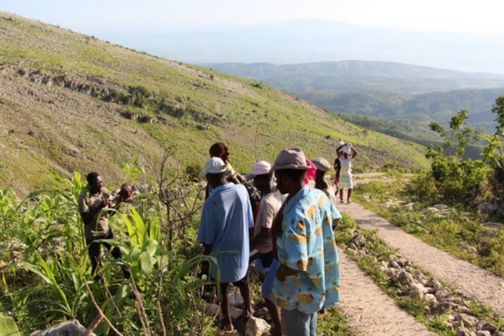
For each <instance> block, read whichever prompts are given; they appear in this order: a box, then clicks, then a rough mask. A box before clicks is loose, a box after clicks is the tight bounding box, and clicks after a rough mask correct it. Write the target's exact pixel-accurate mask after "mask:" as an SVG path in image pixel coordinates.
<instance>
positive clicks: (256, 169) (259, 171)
mask: <svg viewBox="0 0 504 336" xmlns="http://www.w3.org/2000/svg"><path fill="white" fill-rule="evenodd" d="M270 171H271V165H270V164H269V163H268V162H266V161H258V162H256V163H255V164H254V166H253V167H252V172H251V173H250V174H248V175H247V176H245V179H247V181H248V180H252V179H254V178H255V177H256V176H257V175H264V174H268V173H269V172H270Z"/></svg>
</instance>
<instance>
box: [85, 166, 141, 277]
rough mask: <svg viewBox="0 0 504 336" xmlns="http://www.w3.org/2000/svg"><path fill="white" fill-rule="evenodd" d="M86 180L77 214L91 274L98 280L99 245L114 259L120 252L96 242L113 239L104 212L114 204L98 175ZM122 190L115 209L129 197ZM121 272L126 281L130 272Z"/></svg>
mask: <svg viewBox="0 0 504 336" xmlns="http://www.w3.org/2000/svg"><path fill="white" fill-rule="evenodd" d="M86 180H87V182H88V188H87V190H85V191H83V192H82V193H81V194H80V195H79V199H78V201H77V202H78V204H79V213H80V215H81V217H82V221H83V222H84V233H85V236H86V245H87V246H88V253H89V259H91V274H93V276H94V279H95V280H100V279H101V274H99V273H97V272H98V266H99V265H100V263H99V258H100V249H101V245H102V244H103V245H104V246H105V247H106V248H107V249H108V250H109V251H111V253H112V256H113V257H114V258H115V259H120V258H121V250H120V249H119V247H114V248H112V246H110V244H108V243H99V242H96V240H99V239H114V232H113V231H112V228H111V227H110V226H109V223H108V217H109V213H108V211H106V210H107V209H109V208H112V207H114V204H113V202H112V201H113V200H112V199H111V197H110V194H109V192H108V190H107V189H105V188H104V187H103V186H102V182H103V180H102V178H101V176H100V174H98V173H96V172H91V173H89V174H88V175H87V176H86ZM123 190H125V189H121V192H120V194H119V197H118V199H117V201H118V203H117V204H116V205H115V208H117V207H118V205H119V203H121V202H124V201H125V200H126V199H127V198H128V197H129V196H130V195H127V194H125V193H124V192H123ZM103 209H105V211H103V212H102V214H101V215H100V216H98V214H99V213H100V211H101V210H103ZM112 214H113V213H112ZM112 214H111V215H112ZM122 271H123V275H124V277H125V278H127V279H128V278H129V277H130V275H131V273H130V270H129V269H128V268H127V267H125V266H122Z"/></svg>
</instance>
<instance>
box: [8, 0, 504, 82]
mask: <svg viewBox="0 0 504 336" xmlns="http://www.w3.org/2000/svg"><path fill="white" fill-rule="evenodd" d="M503 9H504V3H502V4H501V2H500V1H497V0H478V1H460V0H422V1H407V0H254V1H240V0H141V1H140V0H84V1H72V0H44V1H42V0H0V11H6V12H10V13H13V14H17V15H20V16H23V17H26V18H30V19H36V20H39V21H42V22H45V23H50V24H53V25H56V26H60V27H62V28H66V29H70V30H72V31H75V32H79V33H83V34H86V35H90V36H95V37H97V38H100V39H102V40H106V41H109V42H112V43H116V44H120V45H123V46H126V47H131V48H134V49H137V50H141V51H145V52H147V53H151V54H154V55H158V56H161V57H166V58H170V59H174V60H178V61H183V62H189V63H203V62H216V63H218V62H230V61H233V62H245V63H248V62H263V61H264V62H272V63H277V64H278V63H297V62H311V61H339V60H344V59H359V60H381V61H394V62H402V63H409V64H416V65H425V66H433V67H440V68H447V69H453V70H463V71H482V72H494V73H500V74H504V64H503V62H502V61H501V60H500V58H501V57H502V55H503V54H504V20H502V18H501V16H502V14H501V13H502V12H503ZM292 20H326V21H335V22H336V21H337V22H345V23H351V24H354V25H357V26H362V27H367V28H370V27H375V28H377V29H376V30H378V28H379V29H382V30H383V29H387V28H394V29H396V30H397V31H398V32H401V31H404V32H405V35H404V36H405V38H403V40H402V41H401V40H400V39H399V40H395V41H392V40H390V41H389V40H385V39H383V38H382V39H375V41H374V42H377V43H368V39H369V40H371V41H372V40H373V36H372V35H373V30H368V32H371V34H368V35H366V36H365V38H362V37H359V38H358V39H359V41H360V42H362V43H361V45H360V46H359V48H360V49H359V50H356V49H352V50H350V51H349V52H347V53H346V54H344V53H342V52H339V53H338V52H337V51H331V53H329V52H327V53H324V52H325V51H326V50H319V51H318V52H317V53H316V52H312V53H311V54H308V51H309V50H308V49H307V48H305V50H306V55H305V58H304V59H301V58H300V57H297V58H296V59H294V58H292V59H290V60H288V59H287V58H286V56H289V55H293V56H294V55H295V56H302V55H301V54H303V53H304V51H305V50H303V49H302V48H300V49H301V51H300V49H299V48H298V49H297V50H295V49H289V50H283V51H284V53H281V51H282V49H281V47H282V46H280V45H279V44H280V42H283V40H284V39H283V38H282V37H283V36H282V37H279V38H277V40H272V41H269V44H265V43H263V45H267V48H262V49H261V45H259V44H258V43H260V42H261V40H262V39H264V40H266V39H267V37H268V36H264V35H263V36H260V37H253V38H254V40H253V41H252V40H246V37H245V36H243V37H242V38H241V41H240V42H244V43H242V45H241V46H240V48H241V49H240V50H234V49H233V48H238V44H239V43H236V44H233V42H230V41H231V40H230V39H228V40H219V39H220V38H221V37H222V38H223V39H225V38H227V37H226V36H224V35H225V33H226V32H227V31H229V30H230V29H227V31H224V33H223V31H222V30H220V31H219V30H215V32H217V33H216V35H213V36H210V35H208V34H206V32H208V31H209V29H208V26H216V27H217V26H223V25H231V26H234V27H235V28H234V31H236V32H237V34H238V32H240V33H241V32H244V31H245V30H246V28H245V27H247V26H250V27H252V28H253V29H255V28H254V27H255V25H260V24H270V23H285V22H289V21H292ZM238 25H239V26H242V27H241V28H240V27H237V26H238ZM198 29H199V30H198ZM194 31H196V32H197V33H196V34H199V35H197V38H195V39H194V41H192V44H191V41H188V40H186V37H187V36H193V37H194V35H190V34H191V33H192V32H194ZM231 31H233V28H231ZM418 32H421V33H422V34H423V35H422V36H420V35H418ZM179 33H180V34H179ZM437 33H439V34H437ZM443 34H444V35H443ZM446 34H448V35H446ZM449 34H456V36H455V35H453V36H455V37H456V38H453V39H452V38H451V37H452V35H449ZM436 35H439V36H448V38H447V39H443V40H442V39H441V37H440V38H437V37H436ZM203 36H208V38H206V40H202V39H204V38H205V37H203ZM250 36H252V35H251V34H249V35H247V37H250ZM275 36H276V35H275ZM278 36H280V35H278ZM381 36H382V37H383V36H392V34H390V35H387V33H385V34H383V33H382V34H381ZM395 36H396V35H395ZM177 37H179V38H178V40H177ZM459 37H460V39H459ZM170 38H171V40H170ZM415 38H418V42H421V43H418V47H417V48H415V47H414V44H415V42H416V41H415ZM429 39H432V41H430V40H429ZM179 40H180V41H179ZM196 40H198V41H196ZM425 40H428V41H427V42H426V41H425ZM450 40H453V43H451V45H450ZM446 41H448V42H446ZM212 42H216V43H215V44H214V45H212ZM276 42H279V43H276ZM338 42H339V40H338ZM404 42H409V45H410V48H409V49H404V48H402V47H403V46H404V44H405V43H404ZM412 42H413V43H412ZM254 43H255V45H256V46H255V47H254V46H253V45H254ZM294 43H296V42H294ZM425 43H427V46H428V47H429V50H427V49H426V48H424V46H425V45H426V44H425ZM247 44H249V45H250V48H251V49H250V50H246V48H247ZM275 44H278V47H279V48H278V49H277V50H275V49H274V48H273V47H275V46H276V45H275ZM412 44H413V47H411V45H412ZM258 45H259V46H258ZM222 46H224V47H225V48H222ZM270 46H272V48H269V47H270ZM431 46H432V49H431V48H430V47H431ZM317 47H318V45H317ZM322 47H323V45H322ZM333 47H334V46H333ZM336 47H341V48H340V49H341V50H343V49H345V47H348V46H344V45H337V46H336ZM401 48H402V49H401ZM217 49H220V50H218V51H215V50H217ZM341 50H340V51H341ZM267 52H269V54H267ZM243 55H249V56H250V57H249V58H243ZM326 55H327V56H326ZM203 56H204V57H203ZM223 56H228V58H227V59H224V57H223Z"/></svg>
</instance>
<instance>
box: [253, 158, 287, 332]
mask: <svg viewBox="0 0 504 336" xmlns="http://www.w3.org/2000/svg"><path fill="white" fill-rule="evenodd" d="M246 179H247V180H251V179H253V180H254V187H256V188H257V190H259V191H260V193H261V202H260V203H259V210H258V213H257V218H256V220H255V227H254V237H253V238H252V240H251V241H250V245H251V246H252V247H253V248H255V249H257V250H258V251H259V253H261V256H260V257H259V259H257V262H256V269H258V270H266V271H267V273H268V274H269V273H270V272H273V274H275V273H276V269H277V268H276V265H278V263H274V264H272V263H273V259H274V257H273V243H272V238H271V227H272V225H273V220H274V218H275V216H276V215H277V213H278V210H280V207H281V206H282V203H283V201H284V199H285V197H284V196H283V195H282V194H281V193H280V191H279V190H278V188H277V187H276V185H275V183H274V182H273V172H272V171H271V165H270V164H269V163H268V162H266V161H259V162H256V163H255V164H254V166H253V167H252V172H251V173H250V174H248V175H247V176H246ZM258 264H260V265H258ZM258 266H259V267H258ZM261 292H262V296H263V297H264V300H265V303H266V307H267V308H268V311H269V313H270V316H271V319H272V320H273V325H274V326H275V329H274V333H273V335H274V336H281V335H282V333H281V332H282V329H281V328H282V327H281V320H280V309H279V308H278V307H277V306H276V305H275V304H274V303H273V302H272V301H271V300H270V299H269V293H270V292H271V283H270V282H264V284H263V286H262V289H261Z"/></svg>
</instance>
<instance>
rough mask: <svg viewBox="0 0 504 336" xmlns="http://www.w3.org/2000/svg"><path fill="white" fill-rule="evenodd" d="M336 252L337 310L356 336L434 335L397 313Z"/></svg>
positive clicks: (392, 304)
mask: <svg viewBox="0 0 504 336" xmlns="http://www.w3.org/2000/svg"><path fill="white" fill-rule="evenodd" d="M338 252H339V257H340V267H341V284H342V287H341V303H340V308H341V311H342V312H343V314H344V315H345V317H346V318H347V323H348V326H349V327H350V328H351V329H352V330H353V331H354V332H355V333H356V334H357V335H373V336H390V335H415V336H427V335H436V334H434V333H432V332H430V331H429V330H427V327H425V325H423V324H422V323H420V322H417V321H416V320H415V318H414V317H412V316H411V315H409V314H408V313H406V312H405V311H403V310H401V309H400V308H399V307H398V306H397V305H396V303H395V302H394V300H392V299H391V298H390V297H389V296H388V295H387V294H385V293H384V292H383V291H382V290H381V289H380V288H379V287H378V286H376V285H375V284H374V283H373V281H372V280H371V278H369V277H368V276H367V275H366V274H365V273H364V272H363V271H361V270H360V268H359V267H358V266H357V264H356V263H355V262H354V261H353V260H351V259H350V258H349V257H348V256H347V255H346V254H345V253H344V252H343V251H342V250H341V249H338Z"/></svg>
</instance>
